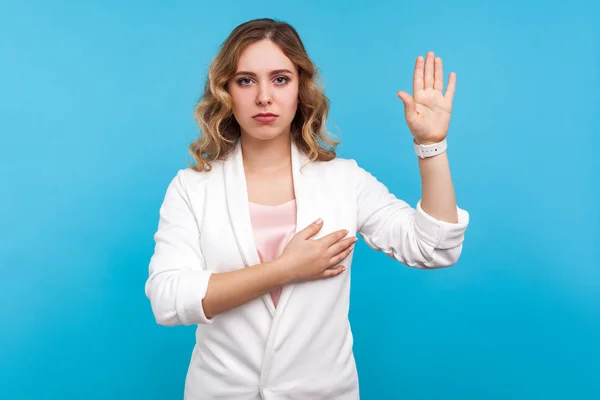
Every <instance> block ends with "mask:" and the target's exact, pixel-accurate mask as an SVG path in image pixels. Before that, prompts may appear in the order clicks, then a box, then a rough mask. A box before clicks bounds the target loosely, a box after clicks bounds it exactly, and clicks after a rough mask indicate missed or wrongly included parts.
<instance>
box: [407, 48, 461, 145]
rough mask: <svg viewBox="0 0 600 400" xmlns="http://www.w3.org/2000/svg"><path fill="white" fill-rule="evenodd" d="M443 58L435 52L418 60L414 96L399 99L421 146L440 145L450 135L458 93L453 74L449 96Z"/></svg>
mask: <svg viewBox="0 0 600 400" xmlns="http://www.w3.org/2000/svg"><path fill="white" fill-rule="evenodd" d="M443 89H444V70H443V68H442V59H441V58H439V57H437V58H435V55H434V53H433V52H432V51H430V52H428V53H427V56H426V59H425V60H424V59H423V57H422V56H419V57H417V61H416V63H415V73H414V77H413V96H410V95H409V94H408V93H406V92H404V91H399V92H398V97H400V99H401V100H402V102H403V103H404V114H405V116H406V123H407V125H408V128H409V129H410V131H411V133H412V135H413V136H414V138H415V141H416V142H417V143H420V144H428V143H437V142H440V141H442V140H443V139H444V138H445V137H446V135H447V134H448V127H449V125H450V114H451V113H452V99H453V98H454V92H455V90H456V74H455V73H454V72H452V73H450V76H449V78H448V87H447V88H446V93H445V94H443V93H442V91H443Z"/></svg>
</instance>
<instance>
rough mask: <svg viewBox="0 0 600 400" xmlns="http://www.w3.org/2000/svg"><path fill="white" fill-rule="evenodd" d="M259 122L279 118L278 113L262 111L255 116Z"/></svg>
mask: <svg viewBox="0 0 600 400" xmlns="http://www.w3.org/2000/svg"><path fill="white" fill-rule="evenodd" d="M252 118H254V119H255V120H256V121H258V122H273V121H275V120H276V119H277V115H276V114H273V113H260V114H256V115H255V116H253V117H252Z"/></svg>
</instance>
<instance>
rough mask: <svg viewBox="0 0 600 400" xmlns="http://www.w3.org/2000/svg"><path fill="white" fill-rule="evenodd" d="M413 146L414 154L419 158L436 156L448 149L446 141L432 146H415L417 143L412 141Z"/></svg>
mask: <svg viewBox="0 0 600 400" xmlns="http://www.w3.org/2000/svg"><path fill="white" fill-rule="evenodd" d="M413 145H414V147H415V153H417V156H419V158H427V157H433V156H437V155H438V154H441V153H443V152H444V151H446V149H447V148H448V143H446V139H444V140H442V141H441V142H438V143H432V144H417V142H416V141H415V140H414V139H413Z"/></svg>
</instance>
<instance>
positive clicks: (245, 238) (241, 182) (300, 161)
mask: <svg viewBox="0 0 600 400" xmlns="http://www.w3.org/2000/svg"><path fill="white" fill-rule="evenodd" d="M291 157H292V178H293V181H294V195H295V197H296V233H297V232H298V231H300V230H302V229H304V228H305V227H306V226H308V225H309V224H310V223H312V222H313V221H314V220H315V219H317V218H318V217H319V216H318V215H315V213H314V210H313V209H312V207H311V192H310V191H311V186H310V184H309V182H308V177H307V176H306V175H305V172H304V171H301V170H300V169H301V168H302V166H304V165H305V164H306V162H307V161H308V158H307V157H306V155H305V154H304V153H302V152H301V151H300V150H299V149H298V148H297V146H296V145H295V143H294V142H292V144H291ZM223 178H224V181H225V182H224V184H225V196H226V205H227V212H228V214H229V219H230V223H231V227H232V229H233V233H234V236H235V240H236V243H237V247H238V249H239V252H240V254H241V256H242V258H243V260H244V264H245V266H246V267H249V266H252V265H256V264H259V263H260V262H261V261H260V257H259V255H258V251H257V250H256V245H255V242H254V236H253V233H252V222H251V220H250V212H249V203H248V188H247V184H246V174H245V171H244V163H243V158H242V148H241V143H240V141H238V143H237V145H236V147H235V149H234V150H233V152H232V154H231V155H230V157H229V158H228V159H227V160H226V161H225V162H224V163H223ZM293 289H294V284H291V285H286V286H284V287H283V288H282V292H281V296H280V299H279V303H278V305H277V308H275V305H274V304H273V300H272V299H271V296H270V294H269V293H267V294H265V295H263V296H262V298H263V300H264V302H265V304H266V305H267V308H268V309H269V311H270V313H271V315H272V316H274V315H275V313H281V312H283V311H282V310H283V308H284V307H285V305H286V303H287V301H288V299H289V298H290V296H291V294H292V291H293Z"/></svg>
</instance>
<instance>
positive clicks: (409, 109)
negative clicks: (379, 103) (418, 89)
mask: <svg viewBox="0 0 600 400" xmlns="http://www.w3.org/2000/svg"><path fill="white" fill-rule="evenodd" d="M396 95H397V96H398V97H399V98H400V100H402V102H403V103H404V113H405V114H411V113H413V112H414V111H415V100H414V99H413V98H412V96H411V95H409V94H408V93H406V92H405V91H402V90H401V91H399V92H398V93H397V94H396Z"/></svg>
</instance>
